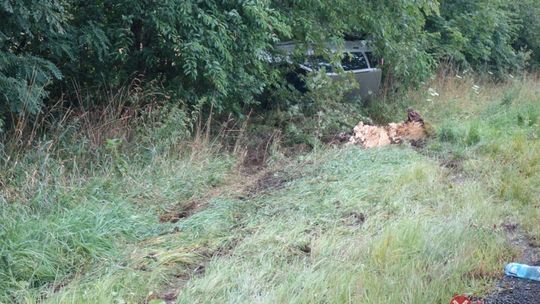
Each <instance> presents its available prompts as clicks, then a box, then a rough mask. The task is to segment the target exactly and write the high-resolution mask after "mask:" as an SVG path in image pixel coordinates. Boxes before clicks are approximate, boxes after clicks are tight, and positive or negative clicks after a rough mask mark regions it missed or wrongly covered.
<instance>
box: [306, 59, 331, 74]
mask: <svg viewBox="0 0 540 304" xmlns="http://www.w3.org/2000/svg"><path fill="white" fill-rule="evenodd" d="M304 65H305V66H307V67H308V68H310V69H313V70H315V71H318V70H320V69H322V68H325V70H326V73H333V71H334V67H333V66H332V64H331V63H330V62H328V61H327V60H326V59H324V57H323V56H310V57H309V58H308V60H307V61H306V62H305V63H304Z"/></svg>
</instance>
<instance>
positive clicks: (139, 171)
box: [0, 76, 540, 303]
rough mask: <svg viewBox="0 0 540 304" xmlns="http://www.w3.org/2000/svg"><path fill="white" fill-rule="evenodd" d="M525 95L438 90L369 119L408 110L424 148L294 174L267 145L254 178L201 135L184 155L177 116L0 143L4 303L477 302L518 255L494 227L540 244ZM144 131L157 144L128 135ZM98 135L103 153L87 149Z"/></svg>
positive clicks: (538, 152)
mask: <svg viewBox="0 0 540 304" xmlns="http://www.w3.org/2000/svg"><path fill="white" fill-rule="evenodd" d="M537 82H538V79H537V78H536V77H533V76H526V77H525V78H523V79H514V80H511V81H510V82H508V83H507V84H504V85H501V84H497V85H494V84H492V83H490V82H484V81H482V80H475V79H474V78H472V77H465V78H457V77H454V78H451V77H441V78H437V79H435V80H434V81H432V82H431V83H430V84H429V85H430V87H431V90H428V87H426V88H424V89H422V90H419V91H411V92H410V93H409V94H407V95H405V96H404V97H403V98H402V99H401V100H399V101H392V102H391V103H387V102H389V101H386V102H385V101H381V102H379V103H377V104H373V105H372V107H373V108H370V109H371V111H377V112H378V113H379V114H380V115H381V116H385V117H389V118H391V117H392V116H393V115H395V116H396V117H397V118H400V119H401V117H400V116H401V115H402V114H396V113H404V109H405V108H406V107H407V106H413V107H414V108H415V109H417V110H419V111H420V112H421V113H423V114H424V116H425V119H426V121H429V122H430V123H431V124H433V126H434V128H435V129H436V131H437V133H438V136H437V137H436V138H433V139H431V140H430V141H429V142H428V143H427V145H426V146H425V147H423V148H420V149H418V148H412V147H408V146H402V147H389V148H383V149H375V150H362V149H358V148H356V147H349V148H331V147H328V148H322V149H317V151H315V152H311V153H308V154H303V155H299V156H296V157H295V158H293V159H289V158H287V157H285V156H284V155H283V154H281V150H280V149H277V148H276V147H274V148H269V149H268V151H270V152H271V153H272V155H271V156H270V157H269V160H268V161H269V164H270V167H268V168H267V169H265V170H263V171H262V172H261V173H255V175H252V174H253V173H249V172H247V173H246V172H245V171H242V169H241V167H238V166H237V164H239V163H240V162H241V157H242V155H243V154H242V153H236V154H232V155H231V154H228V153H225V154H224V153H223V152H220V153H219V154H218V153H217V152H218V150H216V148H218V146H216V144H217V143H215V144H210V143H209V142H205V140H204V138H205V137H206V135H204V133H205V132H197V133H198V134H200V135H198V136H196V137H195V138H196V139H195V141H194V140H192V139H190V138H192V137H191V136H193V135H190V130H189V128H188V129H184V132H178V129H176V128H171V127H169V126H170V125H174V126H177V125H179V124H180V122H185V121H186V120H187V119H188V118H186V117H184V116H182V115H180V116H179V115H177V114H175V113H176V112H175V110H174V109H169V110H163V109H160V110H155V111H157V112H152V111H150V110H148V111H149V112H148V115H147V116H146V117H145V118H136V117H135V118H131V119H132V120H129V119H127V118H126V117H125V116H122V115H123V114H122V111H120V112H115V111H113V110H112V108H111V109H109V111H108V112H107V113H117V115H112V114H111V115H109V116H107V117H104V116H99V115H96V116H92V114H91V113H85V114H84V115H83V117H84V116H85V115H86V117H101V120H100V119H94V120H92V121H90V120H86V123H85V120H84V119H82V118H80V119H78V120H77V119H75V120H69V119H59V120H58V125H57V126H56V127H54V128H52V129H56V130H59V131H60V132H59V133H55V134H50V135H47V136H45V137H43V138H41V139H36V140H34V141H31V142H30V143H29V144H30V146H28V148H26V149H24V151H25V152H21V151H23V150H21V149H23V148H22V147H23V146H24V145H23V146H19V147H15V146H13V145H21V143H23V142H25V141H23V140H13V141H9V140H7V139H5V140H4V141H3V142H4V145H3V147H2V151H3V152H2V153H3V157H2V165H1V166H2V170H1V172H2V175H1V176H0V183H1V184H2V192H1V204H2V208H1V210H2V212H1V217H2V220H1V225H2V226H1V233H2V238H0V240H1V241H0V242H1V246H0V248H1V249H0V256H1V257H2V260H1V261H2V262H1V263H2V268H1V271H0V286H1V288H0V290H2V294H1V295H0V302H6V303H11V302H29V303H33V302H46V303H81V302H93V303H94V302H102V303H115V302H127V303H134V302H143V301H154V302H153V303H163V299H175V300H174V301H177V302H178V303H193V302H214V301H219V302H231V301H232V302H237V303H238V302H246V303H248V302H253V301H259V302H268V303H270V302H271V303H275V302H283V301H287V302H291V301H292V302H299V303H304V302H305V303H308V302H313V301H318V300H321V299H324V300H325V301H327V302H331V303H342V302H347V301H353V302H365V303H381V302H386V303H400V302H402V301H403V299H409V300H408V301H411V302H414V301H424V302H425V301H435V302H443V301H446V300H448V299H449V298H450V297H451V296H452V295H453V294H455V293H473V294H476V295H482V294H483V293H485V292H486V291H488V290H489V289H490V286H491V284H492V282H493V280H495V279H497V278H498V277H499V276H500V273H501V269H502V265H503V264H504V262H505V261H510V260H512V259H513V258H514V257H515V256H517V255H518V254H519V250H520V249H519V248H511V247H510V246H509V244H508V243H507V241H506V234H507V230H506V229H507V228H505V227H512V225H518V227H520V228H519V229H523V231H524V232H525V233H526V234H527V235H528V236H529V237H530V238H531V239H532V240H533V241H534V242H538V240H539V239H540V226H538V223H539V222H540V221H539V219H540V218H539V217H540V213H539V212H538V210H539V209H538V207H539V204H540V202H539V201H538V197H540V193H539V192H538V189H540V175H539V174H538V172H540V171H539V170H538V169H540V168H539V166H540V146H539V144H538V134H539V132H540V129H539V123H540V122H539V121H538V119H539V117H540V115H539V114H540V108H539V105H540V102H539V100H540V92H539V91H538V87H537V86H536V83H537ZM477 87H478V88H477ZM433 91H436V92H437V93H438V94H439V96H437V97H434V96H431V95H429V93H428V92H433ZM434 98H435V99H434ZM375 105H376V106H377V107H378V108H374V107H375ZM119 109H122V107H119ZM152 117H155V118H154V119H157V121H160V122H161V123H160V124H152V125H154V126H156V127H154V128H153V129H152V128H150V125H147V126H146V127H144V128H142V129H136V128H132V127H128V126H133V125H142V124H143V123H149V122H150V121H152V119H151V118H152ZM92 130H94V132H96V133H93V132H92ZM104 130H107V132H110V133H107V134H103V136H105V138H109V140H107V141H106V144H105V145H100V144H94V143H93V141H92V140H91V139H92V138H94V137H95V136H98V135H101V132H103V131H104ZM126 130H130V131H129V134H128V133H126ZM171 132H172V133H171ZM25 134H26V133H25ZM113 134H114V135H115V136H113ZM175 134H177V135H175ZM163 137H165V138H170V139H171V138H175V140H172V139H171V140H170V141H163ZM98 142H99V141H98ZM160 143H162V144H163V145H161V144H160ZM212 147H214V148H212ZM240 152H241V151H240Z"/></svg>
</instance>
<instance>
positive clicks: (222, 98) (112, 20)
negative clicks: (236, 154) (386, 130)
mask: <svg viewBox="0 0 540 304" xmlns="http://www.w3.org/2000/svg"><path fill="white" fill-rule="evenodd" d="M539 9H540V5H539V4H538V3H537V1H526V0H523V1H517V2H516V1H507V0H497V1H476V2H474V3H473V2H470V1H455V0H442V1H434V0H422V1H400V2H399V3H394V2H392V3H389V2H384V1H377V2H373V1H360V2H358V1H351V0H341V1H332V2H328V1H311V0H304V1H269V0H258V1H236V2H234V1H233V2H226V3H225V2H223V1H202V2H201V1H185V0H182V1H179V0H169V1H160V2H148V1H114V2H110V1H109V2H91V3H88V2H87V1H41V0H32V1H13V0H10V1H4V2H2V4H1V5H0V18H1V19H2V20H3V24H2V28H1V29H0V112H1V113H0V115H2V120H3V121H5V120H6V119H8V120H9V122H8V127H11V125H12V124H14V123H16V122H17V116H18V115H20V114H21V113H30V114H36V113H38V112H39V111H40V109H42V107H43V105H44V104H45V105H47V106H52V105H53V104H56V101H57V100H58V99H59V98H60V97H62V102H63V103H64V105H68V104H71V105H81V104H82V105H85V106H88V103H89V102H90V101H91V104H96V102H101V103H106V102H107V101H108V99H107V98H106V97H105V96H106V94H105V92H107V91H115V90H118V89H121V88H122V87H125V86H126V85H127V84H129V83H131V82H132V81H133V80H134V79H137V80H138V81H140V82H141V84H142V86H143V87H144V88H146V89H148V88H152V90H154V91H155V90H159V91H160V92H161V93H162V94H163V95H164V96H166V97H167V99H168V100H169V101H170V102H176V103H182V104H183V105H184V106H186V107H189V108H193V107H195V108H200V107H201V106H203V107H204V109H206V110H207V111H210V108H212V111H213V112H216V111H217V112H223V113H226V114H227V113H228V112H231V111H232V112H234V113H235V114H236V115H241V114H247V113H248V111H249V109H250V108H251V107H253V105H254V104H255V103H256V102H258V101H260V100H257V97H258V96H259V97H260V96H261V95H260V94H261V93H262V92H263V90H264V89H265V88H269V87H271V86H272V85H275V84H276V82H279V81H280V79H282V76H281V75H280V73H279V71H278V70H276V69H275V67H273V66H272V65H271V64H270V63H269V61H268V56H269V55H268V54H269V53H272V49H273V45H274V44H275V43H276V42H278V41H284V40H296V41H298V42H300V43H305V44H314V45H318V46H321V45H322V44H324V43H326V42H337V43H339V42H340V41H343V38H344V36H345V35H351V34H352V35H356V36H357V37H364V38H367V39H369V40H371V41H372V44H373V46H374V47H375V49H376V52H377V53H378V54H379V55H380V56H381V57H384V58H385V60H386V63H387V65H386V68H385V73H386V79H387V81H389V83H391V84H392V89H393V90H394V89H397V88H400V87H401V88H408V87H410V86H414V85H418V84H419V83H420V82H421V81H423V80H425V79H426V78H427V77H428V76H430V75H431V73H432V72H433V70H434V69H435V68H436V67H437V65H438V63H439V62H441V61H443V62H447V61H450V62H452V63H455V64H457V65H459V66H461V67H463V68H473V69H475V70H482V71H485V72H488V71H489V72H494V73H497V74H498V75H504V73H506V72H508V71H509V70H514V69H517V68H523V67H524V66H525V64H526V63H527V59H530V61H529V63H530V64H532V65H535V64H537V63H538V56H539V55H538V45H539V44H540V42H538V39H537V35H535V34H534V33H536V31H535V29H536V28H538V23H539V21H538V20H537V18H535V17H536V14H535V13H534V12H536V11H538V10H539ZM96 92H97V93H96Z"/></svg>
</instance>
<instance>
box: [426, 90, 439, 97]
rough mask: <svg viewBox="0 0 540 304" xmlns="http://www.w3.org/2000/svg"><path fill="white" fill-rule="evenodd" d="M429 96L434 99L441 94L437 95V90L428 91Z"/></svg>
mask: <svg viewBox="0 0 540 304" xmlns="http://www.w3.org/2000/svg"><path fill="white" fill-rule="evenodd" d="M428 94H429V95H431V96H433V97H435V96H439V93H437V91H435V89H433V88H429V89H428Z"/></svg>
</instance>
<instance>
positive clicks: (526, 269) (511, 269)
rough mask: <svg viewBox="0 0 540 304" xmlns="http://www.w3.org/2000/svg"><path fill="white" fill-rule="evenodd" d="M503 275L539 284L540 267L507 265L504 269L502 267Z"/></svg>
mask: <svg viewBox="0 0 540 304" xmlns="http://www.w3.org/2000/svg"><path fill="white" fill-rule="evenodd" d="M504 273H505V274H506V275H508V276H512V277H516V278H522V279H528V280H534V281H539V282H540V266H529V265H525V264H519V263H508V264H507V265H506V267H504Z"/></svg>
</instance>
